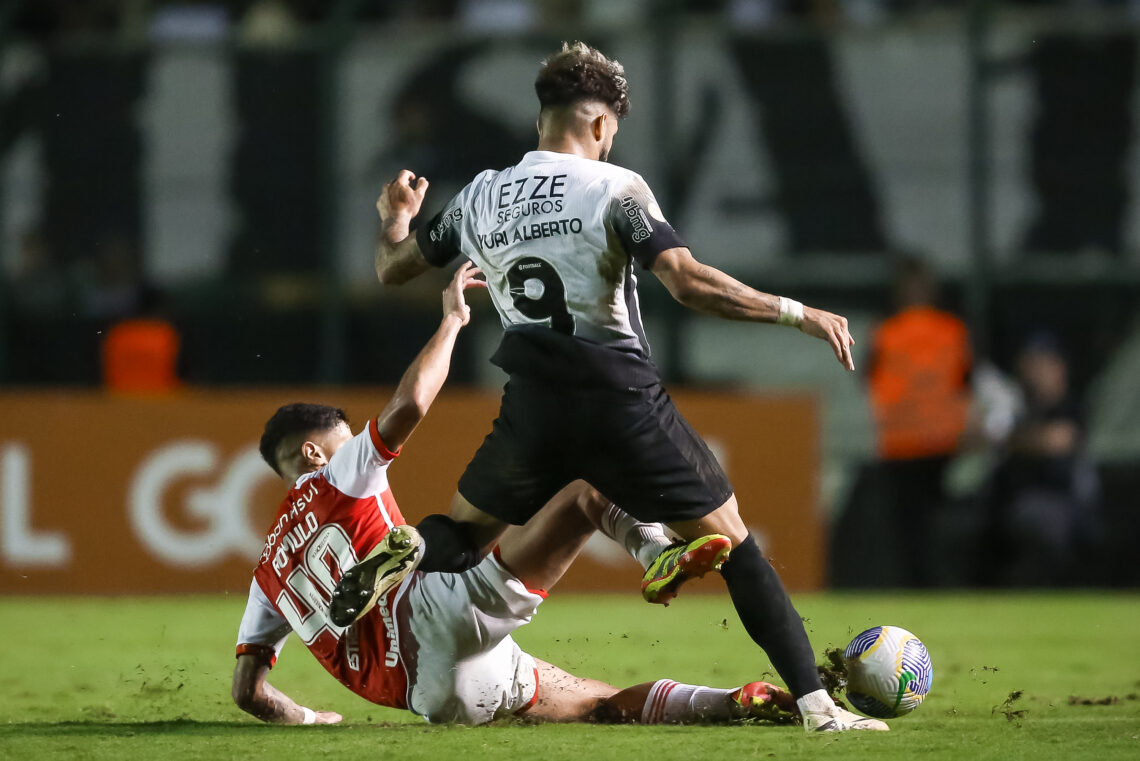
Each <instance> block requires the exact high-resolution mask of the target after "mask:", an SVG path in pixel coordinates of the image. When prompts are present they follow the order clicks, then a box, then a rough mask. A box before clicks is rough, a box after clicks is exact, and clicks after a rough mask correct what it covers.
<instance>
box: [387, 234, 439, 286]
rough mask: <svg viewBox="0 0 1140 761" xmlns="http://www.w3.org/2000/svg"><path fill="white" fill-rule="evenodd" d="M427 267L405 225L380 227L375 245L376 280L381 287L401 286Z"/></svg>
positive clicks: (418, 247)
mask: <svg viewBox="0 0 1140 761" xmlns="http://www.w3.org/2000/svg"><path fill="white" fill-rule="evenodd" d="M401 231H402V233H401ZM430 267H431V265H430V264H429V263H428V261H427V259H425V258H424V255H423V252H421V251H420V246H419V244H418V243H416V236H414V235H412V234H411V233H410V232H408V222H391V223H388V222H385V223H382V224H381V225H380V242H379V243H378V244H377V245H376V279H377V280H379V281H380V282H381V283H383V284H384V285H403V284H404V283H406V282H408V281H409V280H412V279H413V278H415V277H418V276H419V275H421V274H423V273H424V272H426V271H427V270H428V269H429V268H430Z"/></svg>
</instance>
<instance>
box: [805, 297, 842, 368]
mask: <svg viewBox="0 0 1140 761" xmlns="http://www.w3.org/2000/svg"><path fill="white" fill-rule="evenodd" d="M800 330H802V331H803V332H805V333H807V334H808V335H809V336H815V337H816V338H822V339H823V340H824V341H827V343H829V344H830V345H831V350H832V351H834V352H835V358H836V359H838V360H839V364H841V365H843V366H844V367H845V368H847V369H848V370H854V369H855V359H854V357H852V355H851V347H852V346H854V345H855V339H854V338H852V337H851V331H850V330H849V329H848V327H847V318H846V317H843V316H842V315H838V314H832V313H831V312H825V311H823V310H822V309H813V308H812V307H809V306H804V321H803V323H802V324H801V325H800Z"/></svg>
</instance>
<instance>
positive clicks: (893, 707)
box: [843, 626, 934, 719]
mask: <svg viewBox="0 0 1140 761" xmlns="http://www.w3.org/2000/svg"><path fill="white" fill-rule="evenodd" d="M843 660H844V662H845V663H846V665H847V699H848V700H849V701H851V704H852V705H853V706H855V707H856V708H858V709H859V710H860V711H862V712H863V713H865V714H867V715H868V716H874V717H875V718H878V719H890V718H894V717H896V716H902V715H903V714H908V713H910V712H911V711H913V710H914V709H915V708H918V705H919V703H921V702H922V701H923V699H924V698H925V697H926V693H928V692H930V685H931V683H932V682H933V680H934V667H933V665H931V663H930V653H928V652H927V651H926V646H925V645H923V644H922V642H921V641H919V639H918V637H916V636H914V635H913V634H911V633H910V632H908V631H907V630H906V629H900V628H899V627H897V626H876V627H875V628H873V629H868V630H867V631H865V632H863V633H862V634H860V635H859V636H857V637H855V639H853V640H851V644H849V645H848V646H847V649H846V650H845V651H844V652H843Z"/></svg>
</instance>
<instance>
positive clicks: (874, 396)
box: [868, 258, 973, 586]
mask: <svg viewBox="0 0 1140 761" xmlns="http://www.w3.org/2000/svg"><path fill="white" fill-rule="evenodd" d="M936 290H937V289H936V285H935V282H934V279H933V276H932V275H931V273H930V271H929V270H928V269H927V267H926V265H925V264H924V263H923V262H921V261H920V260H918V259H916V258H907V259H903V260H902V261H900V262H899V264H898V265H897V271H896V277H895V301H896V306H897V311H896V312H895V314H894V315H892V316H891V317H889V318H888V319H886V320H884V321H883V322H882V323H881V324H880V325H879V326H878V327H877V329H876V330H875V331H874V334H873V336H872V339H871V340H872V345H871V350H870V356H869V362H868V382H869V385H870V396H871V408H872V413H873V416H874V421H875V425H876V434H877V449H878V456H879V461H880V466H879V474H880V483H881V488H882V489H883V490H884V492H885V493H884V494H883V495H882V496H883V498H884V500H885V501H886V505H887V512H888V517H889V520H890V522H891V524H892V528H893V534H894V548H893V554H894V555H895V556H896V557H898V558H900V559H901V560H902V561H903V562H904V563H905V568H906V573H905V575H904V579H905V582H906V583H908V584H912V585H914V586H930V585H933V584H936V583H938V581H940V579H939V578H938V576H939V568H938V558H937V557H936V551H935V547H936V546H937V544H936V542H935V537H934V526H935V520H936V518H937V515H938V513H939V511H940V510H941V508H942V507H943V505H944V503H945V489H944V476H945V473H946V467H947V465H948V464H949V462H950V460H951V459H952V458H953V457H954V456H955V454H957V452H958V448H959V445H960V442H961V439H962V436H963V433H964V432H965V429H966V420H967V415H968V411H969V406H970V388H969V381H970V373H971V368H972V364H973V360H972V352H971V350H970V340H969V332H968V330H967V328H966V325H965V323H963V322H962V320H961V319H959V318H958V317H956V316H955V315H953V314H951V313H949V312H946V311H943V310H941V309H938V308H936V307H935V306H934V304H935V301H936V296H937V293H936Z"/></svg>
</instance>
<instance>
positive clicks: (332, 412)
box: [257, 402, 348, 476]
mask: <svg viewBox="0 0 1140 761" xmlns="http://www.w3.org/2000/svg"><path fill="white" fill-rule="evenodd" d="M340 423H344V424H346V425H347V424H348V416H347V415H345V414H344V410H342V409H340V408H339V407H330V406H328V405H327V404H305V403H304V402H296V403H294V404H286V405H285V406H284V407H281V408H280V409H278V410H277V411H276V412H274V413H273V417H271V418H269V420H267V421H266V422H265V433H263V434H261V443H260V444H258V446H257V449H258V451H259V452H261V459H263V460H265V462H267V463H268V464H269V467H271V468H273V472H274V473H276V474H277V475H279V476H280V475H281V469H280V467H278V462H277V447H279V446H280V445H281V442H282V441H284V440H285V439H286V438H288V437H289V436H293V435H295V434H301V435H304V434H306V433H309V432H310V431H328V430H331V429H333V428H335V427H336V426H337V425H338V424H340Z"/></svg>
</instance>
